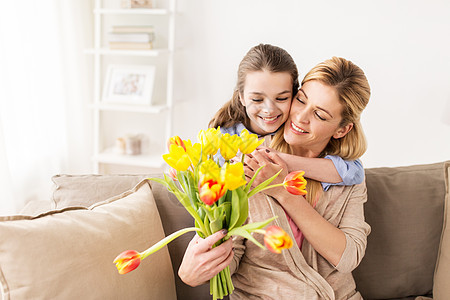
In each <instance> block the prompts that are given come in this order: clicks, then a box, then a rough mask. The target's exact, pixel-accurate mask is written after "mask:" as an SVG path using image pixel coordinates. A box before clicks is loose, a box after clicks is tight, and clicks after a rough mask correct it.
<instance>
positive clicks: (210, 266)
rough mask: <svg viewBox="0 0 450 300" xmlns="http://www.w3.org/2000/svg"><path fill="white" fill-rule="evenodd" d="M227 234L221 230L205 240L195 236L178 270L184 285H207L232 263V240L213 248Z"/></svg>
mask: <svg viewBox="0 0 450 300" xmlns="http://www.w3.org/2000/svg"><path fill="white" fill-rule="evenodd" d="M226 234H227V232H226V230H220V231H218V232H216V233H214V234H212V235H210V236H208V237H206V238H205V239H202V238H201V237H199V236H198V235H195V236H194V238H193V239H192V240H191V241H190V242H189V245H188V247H187V248H186V252H185V253H184V257H183V261H182V262H181V265H180V268H179V269H178V276H180V278H181V280H182V281H183V282H184V283H186V284H188V285H190V286H198V285H201V284H204V283H207V282H208V280H210V279H211V278H213V277H214V276H215V275H217V274H218V273H219V272H220V271H222V270H223V269H224V268H225V267H226V266H228V265H229V264H230V263H231V261H232V259H233V254H234V253H233V251H232V249H233V241H232V239H231V238H230V239H228V240H227V241H225V242H223V243H222V244H220V245H219V246H217V247H214V248H213V245H214V244H215V243H216V242H218V241H219V240H220V239H222V238H224V237H225V236H226Z"/></svg>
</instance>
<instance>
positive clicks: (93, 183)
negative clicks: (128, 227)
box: [52, 174, 146, 208]
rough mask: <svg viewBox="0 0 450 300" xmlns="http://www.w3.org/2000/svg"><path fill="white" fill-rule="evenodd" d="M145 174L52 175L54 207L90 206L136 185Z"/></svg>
mask: <svg viewBox="0 0 450 300" xmlns="http://www.w3.org/2000/svg"><path fill="white" fill-rule="evenodd" d="M144 178H146V176H145V175H92V174H88V175H66V174H60V175H55V176H53V177H52V181H53V183H54V184H55V185H54V190H53V195H52V200H53V203H54V208H65V207H68V206H85V207H89V206H91V205H92V204H94V203H97V202H99V201H103V200H106V199H108V198H110V197H113V196H116V195H119V194H121V193H123V192H125V191H128V190H129V189H131V188H132V187H134V186H135V185H136V184H137V183H138V182H139V181H141V180H142V179H144Z"/></svg>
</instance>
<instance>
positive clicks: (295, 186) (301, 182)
mask: <svg viewBox="0 0 450 300" xmlns="http://www.w3.org/2000/svg"><path fill="white" fill-rule="evenodd" d="M304 174H305V172H303V171H294V172H291V173H289V174H288V175H287V176H286V177H285V178H284V182H283V185H284V187H285V188H286V190H287V191H288V192H289V193H291V194H293V195H306V190H305V188H306V180H305V178H304V177H303V175H304Z"/></svg>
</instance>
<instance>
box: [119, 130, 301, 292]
mask: <svg viewBox="0 0 450 300" xmlns="http://www.w3.org/2000/svg"><path fill="white" fill-rule="evenodd" d="M263 141H264V140H258V136H257V135H255V134H250V133H249V132H248V131H247V130H245V129H244V130H243V131H242V132H241V134H240V136H238V135H230V134H228V133H226V134H222V133H221V132H220V130H219V128H218V129H214V128H209V129H208V130H206V131H205V130H201V131H200V133H199V134H198V142H197V143H194V144H192V142H191V141H190V140H185V141H184V140H182V139H181V138H179V137H178V136H174V137H172V138H170V139H169V141H168V148H169V153H168V154H164V155H163V159H164V160H165V161H166V162H167V164H168V165H169V166H170V167H171V169H170V171H169V172H168V175H166V174H165V175H164V179H160V178H150V179H151V180H154V181H156V182H159V183H161V184H163V185H164V186H166V188H167V189H168V190H169V191H170V192H172V193H173V194H175V196H176V197H177V199H178V200H179V201H180V203H181V204H182V205H183V206H184V207H185V208H186V210H187V211H188V212H189V213H190V214H191V216H192V217H193V218H194V220H195V227H190V228H184V229H181V230H179V231H177V232H175V233H172V234H171V235H169V236H167V237H166V238H164V239H163V240H161V241H159V242H158V243H156V244H155V245H153V246H152V247H150V248H149V249H147V250H145V251H144V252H141V253H139V252H137V251H134V250H128V251H125V252H122V253H121V254H120V255H119V256H117V258H116V259H115V260H114V263H116V267H117V269H118V271H119V273H120V274H125V273H128V272H130V271H132V270H134V269H135V268H137V267H138V266H139V264H140V262H141V260H142V259H144V258H145V257H147V256H148V255H150V254H152V253H154V252H156V251H158V250H159V249H161V248H162V247H163V246H165V245H167V244H168V243H169V242H171V241H172V240H173V239H175V238H177V237H178V236H180V235H182V234H184V233H187V232H191V231H197V233H198V234H199V235H200V236H201V237H203V238H204V237H206V236H209V235H211V234H213V233H215V232H217V231H219V230H221V229H227V230H228V234H227V236H226V237H225V238H224V239H223V241H225V240H227V239H228V238H230V237H231V236H237V235H239V236H242V237H244V238H246V239H248V240H250V241H252V242H253V243H255V244H256V245H258V246H259V247H261V248H264V249H265V247H264V246H263V245H262V244H261V243H259V242H258V241H257V240H256V239H255V238H254V237H253V236H252V233H260V234H264V244H265V246H266V247H267V248H268V249H269V250H271V251H272V252H275V253H281V250H282V249H287V248H290V247H291V246H292V240H291V238H290V237H289V235H288V234H287V233H286V232H284V231H283V230H282V229H281V228H279V227H277V226H270V227H268V228H267V229H266V230H264V229H263V228H264V227H266V226H267V225H268V224H269V223H270V222H272V221H273V220H274V219H275V218H276V217H273V218H270V219H268V220H266V221H262V222H256V223H250V224H245V225H244V223H245V221H246V219H247V217H248V198H250V197H251V196H253V195H255V194H256V193H258V192H260V191H263V190H265V189H268V188H273V187H275V186H284V187H285V188H286V189H287V190H288V191H289V192H290V193H292V194H296V195H304V194H306V191H305V187H306V181H305V179H304V178H303V174H304V172H301V171H299V172H292V173H290V174H288V176H286V178H285V180H284V182H283V183H280V184H274V185H270V183H271V182H272V181H273V180H274V179H275V178H276V177H277V176H278V174H279V173H280V172H281V171H280V172H278V173H277V174H275V175H274V176H273V177H271V178H269V179H267V180H266V181H264V182H263V183H261V184H259V185H258V186H256V187H254V188H253V189H252V184H253V181H254V179H255V177H256V175H257V174H258V172H259V171H260V170H261V168H260V169H258V170H257V171H256V172H255V175H254V176H253V178H252V179H251V180H250V181H249V182H247V181H246V180H245V175H244V166H243V164H242V162H238V163H234V164H231V163H230V159H232V158H234V157H235V156H236V155H237V154H238V153H239V152H240V153H241V155H242V157H241V161H243V159H244V156H245V155H247V154H250V153H251V152H253V151H254V150H255V149H256V148H257V147H258V146H259V145H261V144H262V143H263ZM219 150H220V155H222V157H223V158H224V159H225V162H224V163H223V164H222V165H221V164H220V163H219V160H218V159H217V160H215V156H216V155H217V153H218V151H219ZM216 157H217V156H216ZM223 241H221V242H223ZM221 242H219V243H218V244H220V243H221ZM215 246H217V245H215ZM233 289H234V287H233V283H232V282H231V274H230V269H229V267H226V268H225V269H224V270H222V271H221V272H220V273H219V274H217V275H216V276H215V277H213V278H212V279H211V280H210V293H211V295H212V296H213V299H214V300H216V299H223V296H226V295H228V294H231V293H232V292H233Z"/></svg>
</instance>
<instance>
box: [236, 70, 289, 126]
mask: <svg viewBox="0 0 450 300" xmlns="http://www.w3.org/2000/svg"><path fill="white" fill-rule="evenodd" d="M292 84H293V83H292V78H291V75H290V74H289V73H287V72H278V73H272V72H268V71H256V72H250V73H248V74H247V76H246V77H245V85H244V92H243V94H239V97H240V100H241V103H242V105H244V106H245V110H246V112H247V115H248V117H249V119H250V128H249V129H250V131H252V132H254V133H256V134H259V135H265V134H270V133H273V132H275V131H277V129H278V128H280V126H281V125H283V123H284V122H285V121H286V119H287V118H288V116H289V109H290V107H291V101H292V96H293V95H292Z"/></svg>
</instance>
